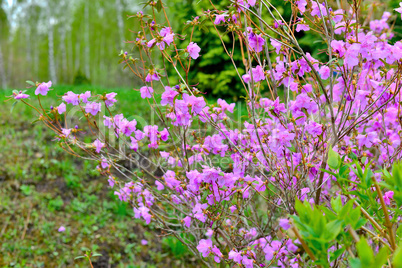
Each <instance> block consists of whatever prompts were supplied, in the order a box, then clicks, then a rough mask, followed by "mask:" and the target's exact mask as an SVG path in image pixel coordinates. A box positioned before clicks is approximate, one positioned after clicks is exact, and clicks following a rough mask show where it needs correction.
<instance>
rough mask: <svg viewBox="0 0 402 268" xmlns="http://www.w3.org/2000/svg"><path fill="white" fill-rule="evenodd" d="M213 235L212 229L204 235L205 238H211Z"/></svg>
mask: <svg viewBox="0 0 402 268" xmlns="http://www.w3.org/2000/svg"><path fill="white" fill-rule="evenodd" d="M213 234H214V231H213V230H212V229H208V230H207V232H206V233H205V235H206V236H208V237H211V236H212V235H213Z"/></svg>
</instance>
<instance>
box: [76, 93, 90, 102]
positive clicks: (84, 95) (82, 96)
mask: <svg viewBox="0 0 402 268" xmlns="http://www.w3.org/2000/svg"><path fill="white" fill-rule="evenodd" d="M90 97H91V91H86V92H85V93H82V94H80V95H79V96H78V98H79V99H81V101H82V102H83V103H87V102H88V99H89V98H90Z"/></svg>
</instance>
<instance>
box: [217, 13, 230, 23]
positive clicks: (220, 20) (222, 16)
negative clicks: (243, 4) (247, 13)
mask: <svg viewBox="0 0 402 268" xmlns="http://www.w3.org/2000/svg"><path fill="white" fill-rule="evenodd" d="M227 16H228V15H226V14H222V15H216V18H215V21H214V24H216V25H218V24H220V23H221V22H224V21H225V17H227Z"/></svg>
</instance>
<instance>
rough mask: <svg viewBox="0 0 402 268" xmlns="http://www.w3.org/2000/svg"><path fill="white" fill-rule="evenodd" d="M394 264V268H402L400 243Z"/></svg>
mask: <svg viewBox="0 0 402 268" xmlns="http://www.w3.org/2000/svg"><path fill="white" fill-rule="evenodd" d="M392 264H393V265H394V267H402V243H399V247H398V248H397V250H396V251H395V252H394V257H393V258H392Z"/></svg>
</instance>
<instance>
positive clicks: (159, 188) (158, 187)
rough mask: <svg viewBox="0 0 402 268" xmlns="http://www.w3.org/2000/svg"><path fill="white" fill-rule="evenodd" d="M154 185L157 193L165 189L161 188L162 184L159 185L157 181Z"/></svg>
mask: <svg viewBox="0 0 402 268" xmlns="http://www.w3.org/2000/svg"><path fill="white" fill-rule="evenodd" d="M155 185H156V187H157V188H156V189H157V190H158V191H162V190H163V189H165V186H163V184H162V183H160V182H159V181H155Z"/></svg>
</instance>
